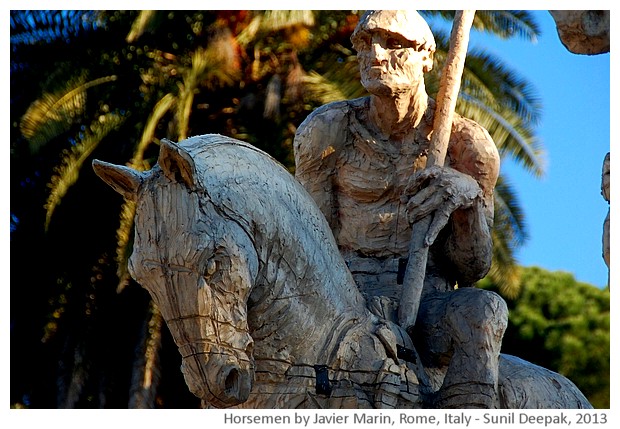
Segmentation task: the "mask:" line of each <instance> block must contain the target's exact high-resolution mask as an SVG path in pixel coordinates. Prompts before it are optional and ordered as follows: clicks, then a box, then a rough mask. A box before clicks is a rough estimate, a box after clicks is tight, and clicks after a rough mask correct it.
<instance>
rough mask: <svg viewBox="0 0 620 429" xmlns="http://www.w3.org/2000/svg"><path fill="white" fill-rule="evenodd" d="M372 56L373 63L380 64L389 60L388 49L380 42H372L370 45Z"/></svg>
mask: <svg viewBox="0 0 620 429" xmlns="http://www.w3.org/2000/svg"><path fill="white" fill-rule="evenodd" d="M370 56H371V58H372V60H373V63H377V64H380V63H382V62H383V61H386V60H387V57H386V51H385V49H383V47H382V46H381V45H380V44H379V43H376V42H375V43H372V44H371V45H370Z"/></svg>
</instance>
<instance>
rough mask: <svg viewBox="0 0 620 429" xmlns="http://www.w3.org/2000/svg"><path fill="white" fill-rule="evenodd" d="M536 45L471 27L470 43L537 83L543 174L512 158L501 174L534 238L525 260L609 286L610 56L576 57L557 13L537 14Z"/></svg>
mask: <svg viewBox="0 0 620 429" xmlns="http://www.w3.org/2000/svg"><path fill="white" fill-rule="evenodd" d="M533 13H534V16H535V19H536V21H537V22H538V23H539V25H540V26H541V29H542V34H541V36H540V37H539V39H538V41H537V43H535V44H532V43H530V42H526V41H522V40H513V41H501V40H499V39H497V38H495V37H485V36H481V35H479V34H476V32H472V35H471V39H470V48H480V49H486V50H487V51H488V52H490V53H493V54H496V55H497V56H498V57H500V58H501V59H502V60H503V61H505V62H506V63H507V64H508V65H509V66H510V67H511V68H513V69H514V70H515V71H517V72H518V73H519V74H520V75H522V76H523V77H525V78H526V79H527V80H528V81H529V82H531V84H532V85H533V86H534V87H535V88H536V91H537V92H538V94H539V96H540V98H541V100H542V104H543V114H542V120H541V122H540V124H539V126H538V128H537V135H538V136H539V138H540V139H541V140H542V144H543V146H544V148H545V149H546V164H547V169H546V174H545V176H544V177H542V178H535V177H533V176H532V175H531V174H529V173H527V172H525V170H523V168H521V167H519V166H517V165H515V164H514V163H512V162H510V161H507V162H504V163H503V165H502V174H503V175H505V177H506V178H507V179H508V180H509V181H510V182H511V184H512V185H513V187H514V189H515V190H516V192H517V194H518V197H519V201H520V204H521V206H522V207H523V209H524V211H525V215H526V221H527V225H528V230H529V235H530V239H529V240H528V241H527V243H526V244H525V245H524V246H523V247H522V248H521V249H520V250H519V252H518V254H517V256H518V261H519V263H520V264H521V265H526V266H531V265H536V266H540V267H543V268H546V269H548V270H553V271H555V270H561V271H568V272H571V273H573V274H574V275H575V277H576V278H577V279H578V280H580V281H584V282H588V283H591V284H594V285H596V286H599V287H604V286H606V285H607V275H608V272H607V266H606V265H605V263H604V261H603V259H602V256H601V253H602V246H601V237H602V228H603V221H604V219H605V216H606V215H607V211H608V208H609V206H608V204H607V202H606V201H605V200H604V199H603V198H602V196H601V193H600V180H601V169H602V163H603V158H604V157H605V154H606V153H607V152H609V150H610V79H609V72H610V55H609V54H602V55H595V56H585V55H575V54H572V53H570V52H568V51H567V50H566V49H565V48H564V46H563V45H562V44H561V42H560V40H559V37H558V35H557V32H556V29H555V23H554V21H553V18H552V17H551V15H549V13H548V12H547V11H534V12H533Z"/></svg>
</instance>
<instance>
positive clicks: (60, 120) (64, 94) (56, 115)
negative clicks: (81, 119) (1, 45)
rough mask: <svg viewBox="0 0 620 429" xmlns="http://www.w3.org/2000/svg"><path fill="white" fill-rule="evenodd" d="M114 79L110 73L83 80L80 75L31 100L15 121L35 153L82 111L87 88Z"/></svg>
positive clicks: (63, 130)
mask: <svg viewBox="0 0 620 429" xmlns="http://www.w3.org/2000/svg"><path fill="white" fill-rule="evenodd" d="M115 80H116V76H115V75H112V76H106V77H102V78H99V79H95V80H91V81H88V82H85V78H84V76H80V77H77V78H75V79H72V80H71V81H69V82H68V83H67V86H66V87H65V88H64V89H63V90H62V91H60V92H56V93H45V94H43V95H42V96H41V98H39V99H38V100H35V101H34V102H33V103H32V104H31V105H30V107H28V110H26V113H24V116H22V119H21V121H20V124H19V128H20V131H21V133H22V135H23V136H24V137H25V138H26V139H27V140H28V142H29V144H30V149H31V151H32V152H33V153H36V152H37V151H38V150H39V149H40V148H41V147H42V146H43V145H44V144H46V143H47V142H49V141H50V140H52V139H53V138H55V137H57V136H59V135H60V134H62V133H64V132H66V131H67V130H69V128H70V127H71V125H72V124H73V122H74V120H75V119H76V118H77V117H78V116H80V115H81V114H82V113H83V112H84V108H85V106H86V90H87V89H89V88H92V87H93V86H96V85H101V84H104V83H107V82H112V81H115Z"/></svg>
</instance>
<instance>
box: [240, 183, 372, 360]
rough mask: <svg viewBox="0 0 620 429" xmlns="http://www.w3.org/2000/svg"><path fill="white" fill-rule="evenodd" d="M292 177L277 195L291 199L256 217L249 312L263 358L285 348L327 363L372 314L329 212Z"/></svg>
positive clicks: (300, 356) (291, 353)
mask: <svg viewBox="0 0 620 429" xmlns="http://www.w3.org/2000/svg"><path fill="white" fill-rule="evenodd" d="M291 181H292V183H290V184H288V187H287V188H286V189H275V190H274V194H278V195H273V197H274V198H273V199H272V201H277V200H281V199H282V198H283V197H282V195H284V198H285V199H286V201H284V202H283V204H272V205H271V209H270V210H267V211H265V212H263V213H261V215H260V218H256V219H254V223H255V231H257V234H255V236H254V237H255V243H256V247H257V253H258V255H259V260H260V266H261V268H260V270H259V275H258V278H257V281H256V285H255V287H254V290H253V293H252V295H251V297H250V302H249V303H248V313H249V314H250V317H251V320H250V321H249V322H250V329H251V330H252V331H253V332H252V337H253V338H254V340H255V344H256V351H255V357H256V358H257V359H259V358H260V357H259V356H258V355H259V353H260V352H261V348H262V349H263V350H262V351H263V354H264V356H263V357H268V356H266V355H268V354H270V353H274V352H275V351H276V350H275V349H278V350H279V351H277V353H280V354H282V353H284V354H286V355H288V357H290V358H291V359H292V360H295V361H296V362H299V361H304V363H307V364H327V361H328V360H329V357H330V355H332V354H333V349H334V347H337V345H338V338H339V337H342V336H343V335H344V333H345V332H346V331H347V330H348V329H350V328H351V327H352V326H354V325H356V324H359V323H360V321H361V320H369V317H370V316H369V312H368V310H367V309H366V305H365V301H364V298H363V297H362V295H361V294H360V293H359V290H358V289H357V286H356V285H355V282H354V281H353V278H352V276H351V274H350V272H349V270H348V268H347V266H346V264H345V263H344V260H343V259H342V256H341V255H340V252H339V250H338V247H337V245H336V243H335V240H334V238H333V235H332V233H331V231H330V230H329V227H328V225H327V222H326V221H325V219H324V217H323V215H322V213H321V212H320V211H319V209H318V208H317V207H316V205H315V204H314V202H313V201H311V200H310V197H309V196H308V195H307V193H306V192H305V190H303V188H302V187H301V185H299V184H298V183H297V182H296V181H295V179H294V178H292V177H291ZM284 207H286V208H287V209H286V210H285V209H284ZM265 216H267V217H265ZM265 219H267V220H268V221H267V222H266V221H265ZM283 346H284V348H282V347H283ZM282 350H284V351H282ZM279 359H284V360H286V359H287V356H279Z"/></svg>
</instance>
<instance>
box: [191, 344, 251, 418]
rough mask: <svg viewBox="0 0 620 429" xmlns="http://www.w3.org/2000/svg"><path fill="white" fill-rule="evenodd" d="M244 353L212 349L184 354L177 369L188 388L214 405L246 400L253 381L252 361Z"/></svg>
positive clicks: (232, 404)
mask: <svg viewBox="0 0 620 429" xmlns="http://www.w3.org/2000/svg"><path fill="white" fill-rule="evenodd" d="M243 355H245V353H239V352H234V353H231V352H224V351H222V350H212V351H211V352H210V353H209V354H192V355H190V356H187V357H184V358H183V362H182V364H181V371H182V372H183V376H184V377H185V383H186V384H187V386H188V387H189V390H190V391H191V392H192V393H193V394H194V395H196V396H197V397H199V398H200V399H202V400H204V401H206V402H208V403H209V404H211V405H212V406H214V407H216V408H227V407H232V406H235V405H239V404H241V403H243V402H245V401H247V399H248V397H249V396H250V391H251V390H252V385H253V383H254V365H253V364H252V362H251V358H249V357H248V356H243Z"/></svg>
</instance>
